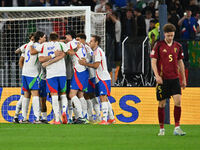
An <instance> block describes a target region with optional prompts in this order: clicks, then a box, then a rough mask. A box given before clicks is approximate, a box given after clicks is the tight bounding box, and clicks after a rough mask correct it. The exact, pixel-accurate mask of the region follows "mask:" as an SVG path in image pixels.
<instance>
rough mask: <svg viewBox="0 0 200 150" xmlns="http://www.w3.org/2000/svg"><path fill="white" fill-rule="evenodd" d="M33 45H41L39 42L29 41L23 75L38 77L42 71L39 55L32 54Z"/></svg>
mask: <svg viewBox="0 0 200 150" xmlns="http://www.w3.org/2000/svg"><path fill="white" fill-rule="evenodd" d="M31 45H33V48H36V47H37V46H39V45H40V44H39V43H34V44H33V42H29V43H28V45H27V47H26V49H25V60H24V66H23V69H22V75H23V76H28V77H37V76H38V75H39V73H40V70H39V69H40V67H39V61H38V55H37V54H36V55H31V54H30V46H31Z"/></svg>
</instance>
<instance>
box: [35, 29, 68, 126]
mask: <svg viewBox="0 0 200 150" xmlns="http://www.w3.org/2000/svg"><path fill="white" fill-rule="evenodd" d="M67 50H68V49H67V47H66V44H65V43H63V42H58V34H57V33H55V32H52V33H51V34H50V42H48V43H46V44H44V45H43V52H41V54H40V55H39V61H40V62H41V63H44V62H47V61H50V60H51V59H53V58H55V57H56V56H55V52H56V51H60V52H57V54H59V55H62V59H60V60H58V61H57V62H54V63H52V64H50V65H48V66H47V67H46V71H47V77H46V78H47V80H46V82H47V91H48V92H49V93H51V97H52V106H53V111H54V114H55V121H54V124H60V121H59V104H58V95H60V98H61V102H62V108H63V110H62V111H63V114H62V117H63V119H62V121H63V123H64V124H66V123H67V116H66V111H67V103H68V102H67V97H66V67H65V60H64V57H65V53H66V52H67ZM61 51H63V52H64V53H62V52H61Z"/></svg>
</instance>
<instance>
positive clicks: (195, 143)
mask: <svg viewBox="0 0 200 150" xmlns="http://www.w3.org/2000/svg"><path fill="white" fill-rule="evenodd" d="M181 127H182V129H183V130H184V131H185V132H186V133H187V135H186V136H174V135H173V129H174V126H173V125H166V126H165V134H166V135H165V136H162V137H159V136H157V133H158V131H159V127H158V125H118V124H114V125H107V126H103V125H50V124H36V125H35V124H0V150H112V149H113V150H200V125H182V126H181Z"/></svg>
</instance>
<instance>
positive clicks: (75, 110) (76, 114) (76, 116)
mask: <svg viewBox="0 0 200 150" xmlns="http://www.w3.org/2000/svg"><path fill="white" fill-rule="evenodd" d="M73 112H74V117H75V119H77V118H78V117H79V116H78V112H77V109H76V108H73Z"/></svg>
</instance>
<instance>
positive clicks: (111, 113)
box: [108, 100, 114, 120]
mask: <svg viewBox="0 0 200 150" xmlns="http://www.w3.org/2000/svg"><path fill="white" fill-rule="evenodd" d="M108 116H109V119H111V120H113V119H114V114H113V111H112V105H111V103H110V101H109V100H108Z"/></svg>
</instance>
